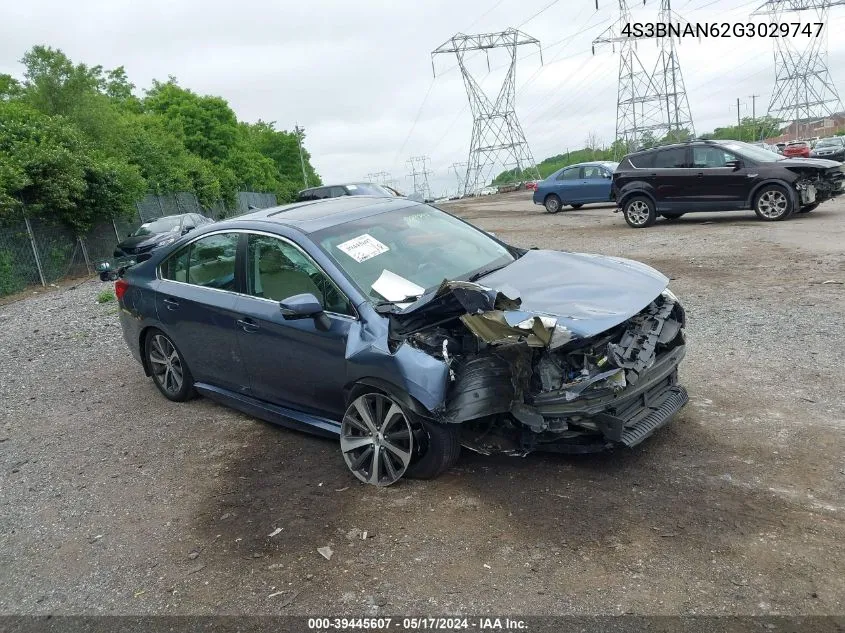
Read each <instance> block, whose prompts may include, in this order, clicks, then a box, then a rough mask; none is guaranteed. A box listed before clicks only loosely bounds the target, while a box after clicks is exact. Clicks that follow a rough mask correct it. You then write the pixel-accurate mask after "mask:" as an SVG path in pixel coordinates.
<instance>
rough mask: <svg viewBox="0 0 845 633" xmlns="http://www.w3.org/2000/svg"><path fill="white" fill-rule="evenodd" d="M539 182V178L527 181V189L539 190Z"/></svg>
mask: <svg viewBox="0 0 845 633" xmlns="http://www.w3.org/2000/svg"><path fill="white" fill-rule="evenodd" d="M539 182H540V181H539V180H529V181H528V182H526V183H525V189H526V191H537V184H538V183H539Z"/></svg>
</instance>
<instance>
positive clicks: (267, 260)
mask: <svg viewBox="0 0 845 633" xmlns="http://www.w3.org/2000/svg"><path fill="white" fill-rule="evenodd" d="M246 276H247V293H249V294H250V295H252V296H253V297H261V298H262V299H272V300H273V301H282V300H283V299H287V298H288V297H292V296H294V295H301V294H306V293H310V294H312V295H314V296H315V297H317V299H318V300H319V301H320V305H322V306H323V309H325V310H326V311H328V312H335V313H338V314H347V315H350V316H354V315H355V312H354V310H353V309H352V306H351V305H350V304H349V300H348V299H347V298H346V296H345V295H344V294H343V293H342V292H341V291H340V289H338V287H337V286H336V285H335V284H334V282H333V281H332V280H331V279H329V278H328V276H327V275H326V274H325V273H324V272H323V271H322V270H320V269H319V268H318V267H317V265H316V264H315V263H314V262H313V261H312V260H311V258H310V257H308V256H307V255H306V254H305V253H303V252H302V251H301V250H299V249H298V248H297V247H296V246H294V245H293V244H291V243H290V242H286V241H284V240H280V239H277V238H275V237H269V236H266V235H250V236H249V241H248V245H247V274H246Z"/></svg>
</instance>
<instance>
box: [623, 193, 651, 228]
mask: <svg viewBox="0 0 845 633" xmlns="http://www.w3.org/2000/svg"><path fill="white" fill-rule="evenodd" d="M622 215H624V216H625V221H626V222H627V223H628V226H630V227H631V228H634V229H644V228H646V227H648V226H651V225H652V224H654V223H655V222H656V221H657V212H656V211H655V209H654V203H653V202H652V201H651V198H647V197H646V196H634V197H632V198H629V199H628V200H627V201H626V202H625V206H624V207H623V208H622Z"/></svg>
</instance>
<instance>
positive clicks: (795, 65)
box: [751, 0, 845, 131]
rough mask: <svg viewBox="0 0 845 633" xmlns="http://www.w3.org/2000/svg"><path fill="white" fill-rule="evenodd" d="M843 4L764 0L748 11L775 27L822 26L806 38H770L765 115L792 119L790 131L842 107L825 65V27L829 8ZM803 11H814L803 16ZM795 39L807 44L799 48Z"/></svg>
mask: <svg viewBox="0 0 845 633" xmlns="http://www.w3.org/2000/svg"><path fill="white" fill-rule="evenodd" d="M843 4H845V2H843V0H766V2H763V4H761V5H760V6H759V7H758V8H757V9H756V10H755V11H754V12H752V14H751V15H752V16H760V15H761V16H766V17H768V19H769V24H770V26H771V27H774V28H776V26H777V25H779V24H781V23H784V22H785V23H790V22H794V23H798V22H803V23H811V22H813V23H816V24H822V25H823V26H822V27H821V32H820V33H815V32H813V36H812V37H809V38H789V37H774V38H772V40H773V42H774V48H775V86H774V89H773V90H772V98H771V100H770V101H769V109H768V116H770V117H772V118H774V119H776V120H777V121H778V122H779V123H792V122H794V124H795V125H794V126H793V127H792V129H793V130H798V129H799V126H800V124H801V123H802V122H803V123H804V124H805V127H806V126H809V124H810V122H811V121H812V120H813V119H822V118H825V117H829V116H830V115H832V114H834V113H835V112H840V111H841V110H842V100H841V99H840V98H839V93H838V92H837V91H836V86H835V85H834V83H833V79H832V78H831V76H830V71H829V70H828V67H827V33H826V32H825V29H827V22H828V15H829V14H830V8H831V7H832V6H834V5H843ZM802 11H804V12H807V11H812V12H813V13H812V14H811V15H809V16H806V14H805V16H806V17H802V16H801V15H800V12H802ZM790 14H791V15H790ZM813 27H814V28H815V25H813ZM795 42H807V44H806V45H805V46H804V47H803V49H799V48H798V47H797V46H796V44H795ZM805 131H806V130H805Z"/></svg>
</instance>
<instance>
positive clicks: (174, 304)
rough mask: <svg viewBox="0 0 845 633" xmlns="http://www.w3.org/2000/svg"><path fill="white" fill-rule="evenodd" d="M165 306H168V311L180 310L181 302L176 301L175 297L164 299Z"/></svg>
mask: <svg viewBox="0 0 845 633" xmlns="http://www.w3.org/2000/svg"><path fill="white" fill-rule="evenodd" d="M164 305H166V306H167V309H168V310H178V309H179V302H178V301H177V300H176V299H174V298H173V297H165V298H164Z"/></svg>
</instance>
